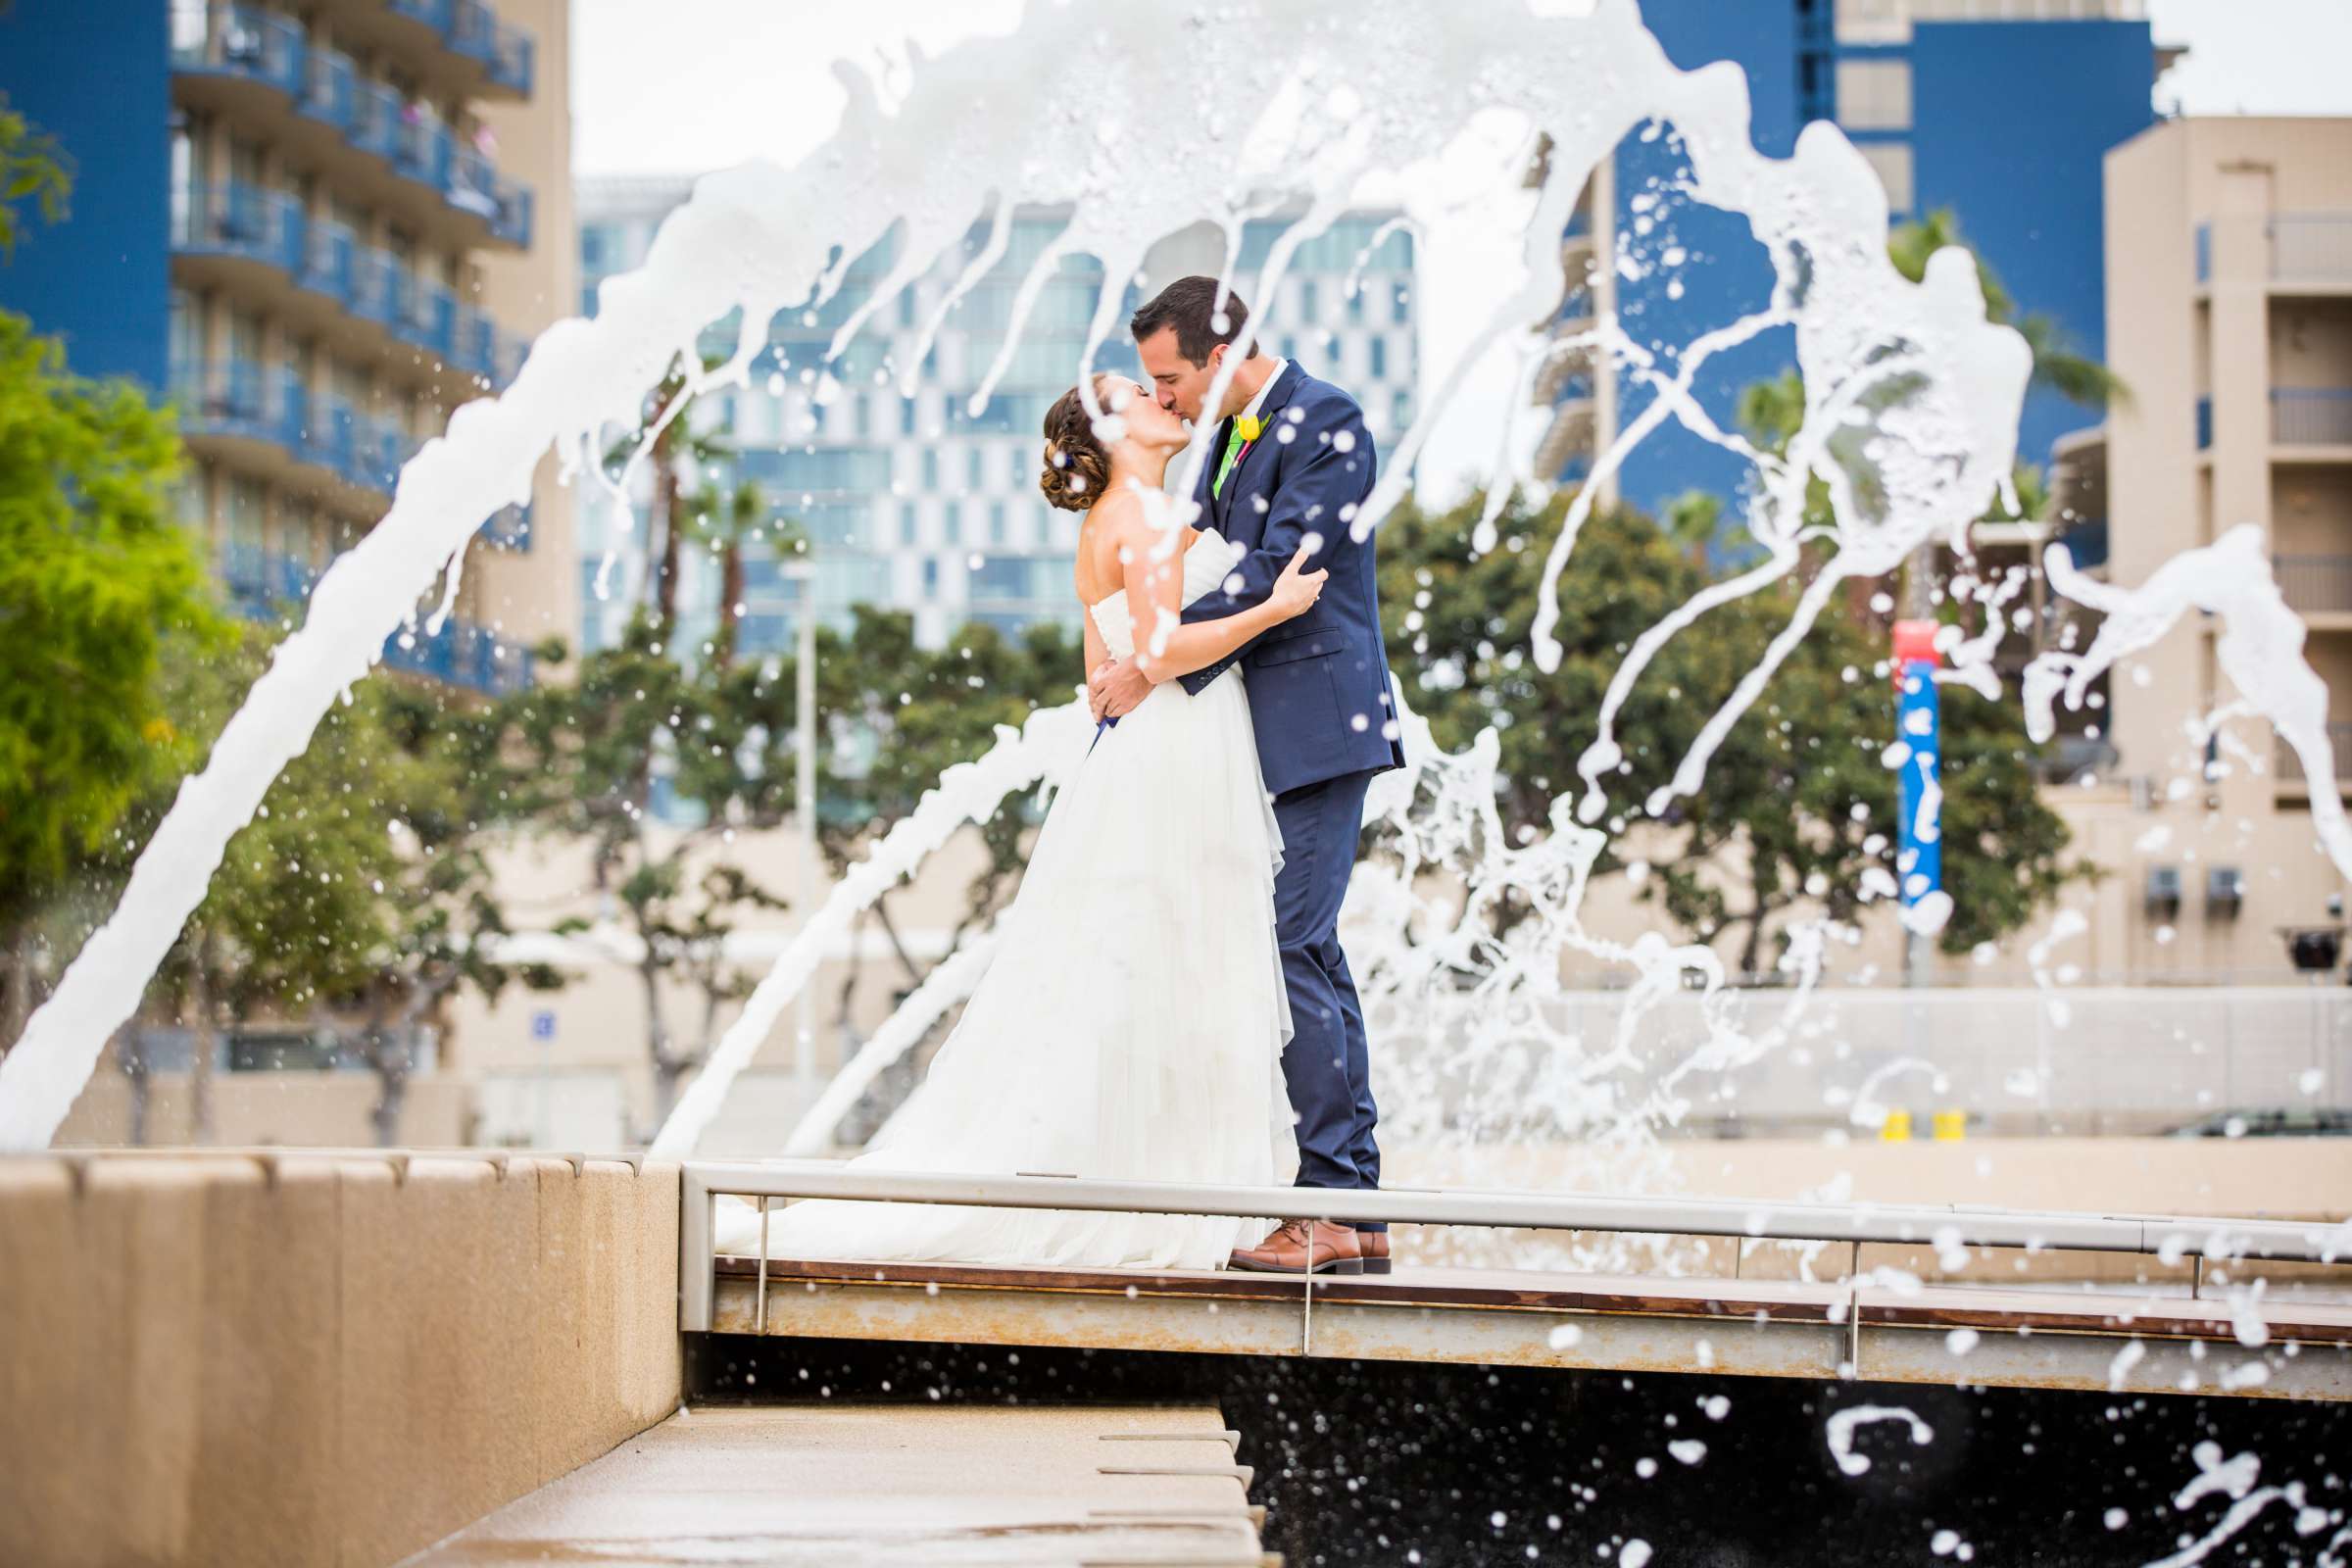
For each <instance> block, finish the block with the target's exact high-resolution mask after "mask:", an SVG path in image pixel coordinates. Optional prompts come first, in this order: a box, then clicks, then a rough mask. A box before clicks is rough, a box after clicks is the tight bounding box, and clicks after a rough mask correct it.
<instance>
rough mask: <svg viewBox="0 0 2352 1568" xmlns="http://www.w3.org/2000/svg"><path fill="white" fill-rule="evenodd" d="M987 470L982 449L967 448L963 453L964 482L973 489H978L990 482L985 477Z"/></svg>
mask: <svg viewBox="0 0 2352 1568" xmlns="http://www.w3.org/2000/svg"><path fill="white" fill-rule="evenodd" d="M986 472H987V470H986V468H985V467H984V466H983V461H982V455H981V451H980V449H979V448H978V447H972V448H970V449H969V450H967V451H966V452H965V453H964V455H963V482H964V483H965V484H966V485H968V486H969V487H971V488H972V489H974V490H978V489H980V488H982V487H983V486H984V485H986V484H987V482H988V481H987V479H986V478H985V477H984V475H985V474H986Z"/></svg>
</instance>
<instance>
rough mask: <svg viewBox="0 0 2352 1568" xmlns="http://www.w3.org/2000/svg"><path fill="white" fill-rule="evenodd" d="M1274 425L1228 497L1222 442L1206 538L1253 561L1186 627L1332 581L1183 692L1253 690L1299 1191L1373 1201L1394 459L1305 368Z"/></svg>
mask: <svg viewBox="0 0 2352 1568" xmlns="http://www.w3.org/2000/svg"><path fill="white" fill-rule="evenodd" d="M1259 416H1260V417H1261V418H1263V419H1264V420H1265V421H1266V423H1265V429H1264V433H1263V434H1262V435H1261V436H1260V437H1259V438H1258V439H1257V440H1256V441H1254V442H1252V443H1251V444H1250V450H1249V452H1248V453H1247V455H1245V456H1244V457H1243V458H1242V460H1241V461H1240V462H1239V463H1238V464H1236V465H1235V466H1234V469H1233V471H1232V472H1231V473H1229V474H1228V475H1226V479H1225V483H1224V485H1223V487H1222V489H1221V491H1220V492H1219V493H1217V494H1214V495H1212V494H1211V485H1212V482H1213V480H1214V477H1215V474H1216V470H1217V467H1218V465H1219V463H1220V462H1221V461H1222V459H1223V455H1224V452H1225V445H1226V441H1227V440H1228V438H1229V436H1230V434H1231V428H1230V421H1229V422H1228V423H1227V424H1225V425H1220V426H1219V427H1218V430H1217V435H1216V443H1215V445H1214V446H1212V447H1211V448H1210V454H1211V457H1210V461H1209V462H1208V463H1207V464H1206V465H1204V466H1203V467H1202V470H1201V484H1200V489H1199V491H1198V492H1197V493H1196V496H1195V499H1196V500H1197V501H1198V502H1199V503H1200V506H1201V519H1200V520H1201V523H1202V525H1204V526H1207V527H1213V528H1215V529H1216V530H1217V531H1218V532H1219V533H1221V534H1223V535H1224V536H1225V538H1226V539H1228V540H1229V541H1231V542H1233V543H1235V544H1238V545H1240V546H1242V547H1243V548H1244V549H1245V550H1246V551H1248V554H1247V555H1246V556H1244V557H1243V559H1242V560H1241V561H1240V562H1239V563H1238V564H1236V565H1235V566H1234V568H1233V570H1232V571H1231V572H1230V573H1229V574H1228V575H1227V576H1226V579H1225V582H1224V585H1223V587H1222V588H1220V589H1212V590H1210V591H1209V592H1208V593H1206V594H1204V595H1202V596H1201V598H1200V599H1199V600H1197V601H1195V602H1194V603H1193V604H1192V605H1191V606H1190V607H1189V608H1188V609H1187V610H1186V611H1185V613H1184V618H1185V619H1186V620H1187V621H1200V620H1215V619H1219V618H1221V617H1223V616H1226V615H1230V614H1233V613H1236V612H1237V611H1242V610H1247V609H1249V608H1250V607H1251V606H1253V605H1256V604H1259V603H1261V602H1263V601H1264V599H1265V598H1266V596H1267V594H1268V593H1270V592H1271V591H1272V589H1273V586H1274V580H1275V578H1277V577H1279V576H1281V575H1282V571H1283V568H1284V567H1285V566H1287V565H1289V564H1290V561H1291V557H1292V556H1293V555H1295V554H1296V553H1297V552H1298V549H1299V542H1300V540H1301V539H1302V538H1304V537H1305V536H1306V535H1308V534H1314V535H1317V536H1319V538H1320V544H1319V547H1318V548H1317V549H1316V551H1315V553H1314V554H1313V555H1311V556H1310V557H1309V558H1308V562H1307V565H1308V568H1309V569H1321V570H1324V571H1327V572H1329V573H1330V578H1329V580H1328V581H1327V582H1326V583H1325V584H1324V587H1323V594H1322V597H1321V598H1320V599H1318V600H1317V601H1316V602H1315V607H1314V608H1313V609H1312V610H1309V611H1308V612H1307V613H1305V614H1303V615H1300V616H1299V617H1298V618H1297V619H1295V620H1289V621H1285V622H1283V623H1282V624H1281V625H1279V626H1275V627H1272V628H1271V629H1269V630H1267V631H1266V632H1264V633H1263V634H1261V635H1260V636H1258V637H1257V638H1256V639H1255V640H1254V641H1252V642H1250V643H1249V644H1247V645H1245V646H1244V647H1242V648H1241V649H1240V650H1238V651H1237V652H1236V653H1234V654H1233V655H1231V656H1230V657H1228V658H1226V659H1224V660H1221V661H1219V662H1216V663H1214V664H1211V665H1209V666H1208V667H1207V668H1205V669H1202V670H1199V671H1197V672H1195V673H1194V674H1191V675H1187V676H1184V677H1183V680H1184V684H1185V686H1186V688H1187V689H1188V690H1190V691H1193V692H1196V693H1197V692H1199V691H1201V688H1203V687H1205V686H1206V685H1207V684H1208V683H1209V682H1210V681H1212V680H1215V679H1216V678H1217V677H1218V676H1219V675H1222V674H1223V673H1224V672H1225V670H1226V669H1227V667H1229V666H1230V665H1232V664H1234V663H1236V662H1239V663H1240V664H1241V666H1242V668H1243V669H1244V670H1246V671H1247V672H1248V674H1247V677H1246V679H1247V683H1248V687H1249V692H1250V722H1251V724H1252V726H1253V727H1254V728H1255V730H1256V732H1257V755H1258V761H1259V765H1260V766H1261V767H1262V768H1263V770H1264V772H1265V778H1266V788H1267V790H1268V791H1270V792H1271V793H1272V794H1273V796H1274V815H1275V819H1276V821H1277V822H1278V823H1280V825H1281V828H1282V840H1283V863H1282V872H1281V875H1280V876H1279V877H1277V878H1276V880H1275V884H1274V905H1275V909H1274V913H1275V931H1276V936H1277V939H1278V941H1279V942H1280V944H1281V947H1282V967H1283V979H1284V982H1285V984H1286V985H1287V986H1288V988H1289V990H1290V998H1291V1023H1292V1028H1293V1031H1294V1033H1293V1034H1292V1037H1291V1043H1290V1046H1289V1048H1288V1049H1287V1050H1286V1051H1285V1052H1284V1053H1283V1058H1282V1066H1283V1076H1284V1078H1285V1079H1286V1080H1287V1081H1288V1083H1289V1087H1290V1096H1291V1108H1292V1110H1293V1111H1294V1112H1295V1113H1296V1114H1297V1116H1298V1130H1299V1186H1301V1187H1336V1188H1347V1189H1356V1188H1374V1187H1378V1186H1379V1185H1380V1146H1379V1144H1378V1142H1377V1141H1376V1139H1375V1137H1374V1127H1375V1125H1376V1124H1377V1122H1378V1119H1379V1110H1378V1107H1377V1106H1376V1105H1375V1104H1374V1103H1373V1100H1372V1077H1371V1063H1370V1059H1369V1054H1368V1052H1367V1050H1366V1045H1365V1040H1364V1014H1363V1007H1362V1005H1361V1004H1360V1003H1359V1002H1358V1001H1357V1000H1356V994H1355V981H1354V980H1353V979H1352V978H1351V977H1350V976H1349V975H1348V958H1347V955H1345V954H1343V953H1342V952H1341V951H1340V942H1339V916H1340V901H1341V900H1342V899H1343V898H1345V897H1346V896H1347V892H1348V874H1349V873H1350V872H1351V871H1352V870H1353V869H1354V868H1355V847H1356V840H1357V838H1358V837H1359V836H1360V835H1361V834H1362V832H1363V821H1364V793H1365V791H1366V789H1367V788H1368V787H1369V786H1370V784H1371V781H1372V775H1373V774H1375V773H1378V772H1381V771H1383V770H1384V769H1387V768H1392V767H1399V766H1402V765H1403V762H1404V751H1403V748H1402V747H1400V746H1399V745H1398V744H1397V726H1396V724H1395V722H1394V721H1395V719H1396V716H1397V712H1396V706H1395V702H1394V699H1393V698H1392V696H1391V694H1390V684H1389V664H1388V658H1387V655H1386V654H1385V652H1384V651H1383V647H1382V642H1381V632H1380V596H1379V592H1378V588H1377V586H1376V583H1375V580H1374V579H1375V564H1374V561H1373V554H1372V540H1371V538H1370V537H1369V536H1367V537H1366V538H1365V539H1364V540H1363V541H1362V542H1361V543H1358V542H1357V541H1356V540H1355V538H1354V537H1353V536H1352V534H1351V533H1350V531H1349V528H1348V524H1349V522H1350V521H1351V520H1352V519H1353V518H1354V516H1355V515H1356V513H1357V511H1358V509H1360V508H1361V507H1362V506H1363V504H1364V501H1365V498H1366V497H1368V496H1369V495H1371V493H1372V483H1373V480H1374V478H1375V477H1377V475H1378V473H1379V456H1378V454H1377V453H1375V452H1374V451H1373V447H1372V437H1371V435H1370V434H1369V433H1368V432H1367V431H1366V430H1365V429H1364V416H1363V411H1362V410H1360V409H1358V408H1357V407H1356V403H1355V399H1353V398H1351V397H1349V396H1348V394H1347V393H1345V392H1343V391H1341V390H1340V389H1339V388H1338V387H1336V386H1333V385H1331V384H1330V383H1328V382H1325V381H1318V380H1316V379H1315V378H1314V377H1313V376H1311V375H1308V374H1307V373H1306V372H1305V371H1304V370H1301V369H1300V368H1299V367H1298V366H1297V365H1295V364H1294V365H1290V366H1286V367H1285V368H1283V371H1282V373H1281V375H1279V376H1278V377H1276V378H1275V380H1274V381H1273V383H1272V384H1271V385H1270V386H1269V387H1268V388H1267V389H1266V396H1265V400H1264V402H1263V403H1261V404H1260V405H1259ZM1365 1228H1366V1229H1385V1228H1386V1227H1381V1226H1368V1227H1365Z"/></svg>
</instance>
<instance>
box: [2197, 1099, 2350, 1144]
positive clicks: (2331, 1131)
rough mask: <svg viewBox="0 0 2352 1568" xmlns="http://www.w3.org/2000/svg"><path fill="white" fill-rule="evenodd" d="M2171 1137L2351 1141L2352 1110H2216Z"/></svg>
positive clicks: (2307, 1106)
mask: <svg viewBox="0 0 2352 1568" xmlns="http://www.w3.org/2000/svg"><path fill="white" fill-rule="evenodd" d="M2170 1136H2172V1137H2174V1138H2352V1110H2339V1109H2334V1108H2331V1107H2327V1106H2311V1105H2298V1106H2296V1107H2295V1108H2293V1109H2291V1110H2280V1109H2275V1108H2274V1109H2268V1110H2219V1111H2215V1112H2214V1113H2213V1114H2212V1115H2210V1116H2203V1117H2199V1118H2198V1119H2197V1120H2195V1121H2192V1122H2189V1123H2186V1124H2185V1125H2183V1126H2180V1127H2176V1128H2174V1129H2173V1130H2172V1133H2171V1135H2170Z"/></svg>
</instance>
